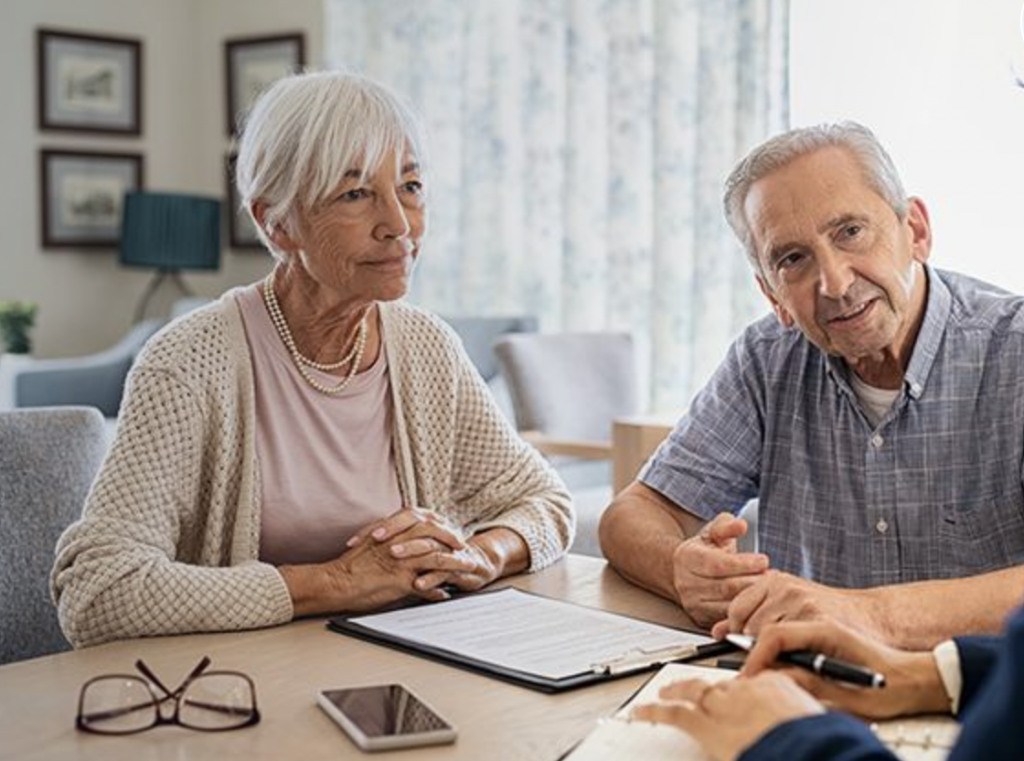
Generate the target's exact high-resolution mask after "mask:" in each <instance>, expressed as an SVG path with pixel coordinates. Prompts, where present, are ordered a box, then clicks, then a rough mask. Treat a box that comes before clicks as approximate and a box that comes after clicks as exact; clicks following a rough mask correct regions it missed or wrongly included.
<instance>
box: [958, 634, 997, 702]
mask: <svg viewBox="0 0 1024 761" xmlns="http://www.w3.org/2000/svg"><path fill="white" fill-rule="evenodd" d="M954 642H956V649H957V652H959V654H960V674H961V677H962V678H963V687H962V688H961V690H960V715H961V716H963V714H964V713H965V712H966V711H967V710H968V709H969V708H970V705H971V703H973V702H974V699H975V698H976V697H977V696H978V693H979V692H980V691H981V686H982V685H983V684H984V683H985V681H986V680H987V679H988V675H989V673H991V672H992V671H993V667H994V666H995V663H996V658H997V657H998V656H999V650H1000V647H1001V645H1002V643H1003V638H1002V637H957V638H956V639H955V640H954Z"/></svg>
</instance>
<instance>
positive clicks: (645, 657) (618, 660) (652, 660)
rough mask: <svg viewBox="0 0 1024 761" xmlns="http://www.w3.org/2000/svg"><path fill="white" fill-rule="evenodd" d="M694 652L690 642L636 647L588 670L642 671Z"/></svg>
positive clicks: (613, 673) (694, 647) (695, 649)
mask: <svg viewBox="0 0 1024 761" xmlns="http://www.w3.org/2000/svg"><path fill="white" fill-rule="evenodd" d="M696 653H697V646H696V645H692V644H688V645H670V646H668V647H662V648H657V649H654V650H644V649H643V648H639V647H637V648H633V649H632V650H629V651H628V652H625V653H623V654H622V655H619V656H616V657H615V658H611V659H610V660H607V661H605V662H604V663H595V664H593V665H592V666H591V667H590V670H591V671H593V672H594V673H595V674H608V675H609V676H616V675H619V674H629V673H631V672H633V671H643V670H644V669H648V668H650V667H651V666H659V665H661V664H664V663H668V662H670V661H677V660H679V659H681V658H690V657H692V656H693V655H695V654H696Z"/></svg>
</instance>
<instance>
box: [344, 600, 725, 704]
mask: <svg viewBox="0 0 1024 761" xmlns="http://www.w3.org/2000/svg"><path fill="white" fill-rule="evenodd" d="M508 593H514V594H516V595H526V596H529V597H532V598H535V599H538V600H543V601H545V604H547V605H557V606H568V607H567V608H566V609H564V610H566V612H568V609H570V608H575V609H579V610H581V611H589V612H591V613H594V612H596V613H598V614H600V616H601V617H602V618H604V619H607V620H610V621H611V623H612V624H614V620H618V621H620V622H622V625H623V626H637V625H640V626H643V627H645V628H655V629H661V630H664V632H666V633H667V634H672V635H674V636H675V637H677V638H678V637H679V636H680V635H685V636H686V637H688V638H699V639H702V640H703V639H706V638H704V637H703V636H702V635H699V634H698V633H696V632H687V631H685V630H681V629H673V628H671V627H667V626H662V625H659V624H652V623H650V622H646V621H642V620H641V619H637V618H634V617H631V616H625V615H622V614H618V613H611V612H609V611H601V610H598V609H596V608H590V607H587V606H583V605H578V604H577V603H573V602H568V601H565V600H557V599H554V598H550V597H545V596H544V595H538V594H535V593H532V592H525V591H523V590H518V589H514V588H511V587H506V588H503V589H498V590H493V591H486V592H475V593H472V594H468V595H459V596H457V597H454V598H453V599H451V600H447V601H444V602H437V603H429V604H427V605H425V606H417V609H429V611H430V612H431V613H432V614H436V617H437V618H438V620H441V619H442V618H443V617H444V616H445V614H446V611H445V606H451V605H453V604H455V603H457V602H458V601H459V600H465V599H467V598H470V597H472V598H475V599H476V600H477V601H478V602H479V601H481V600H482V599H486V598H488V597H491V598H492V599H494V598H493V596H496V595H502V594H505V595H508ZM401 610H406V609H401ZM396 612H401V611H391V613H396ZM388 615H389V613H384V614H370V615H362V614H360V615H347V616H338V617H336V618H332V619H331V620H330V621H329V622H328V623H327V627H328V629H330V630H331V631H334V632H337V633H339V634H344V635H347V636H350V637H354V638H356V639H360V640H363V641H366V642H372V643H374V644H377V645H382V646H385V647H389V648H392V649H395V650H400V651H402V652H406V653H410V654H412V655H417V656H421V657H423V658H427V659H429V660H432V661H436V662H438V663H443V664H445V665H449V666H454V667H456V668H461V669H464V670H467V671H472V672H475V673H478V674H483V675H484V676H488V677H492V678H494V679H499V680H501V681H504V682H508V683H510V684H515V685H519V686H521V687H526V688H529V689H533V690H537V691H539V692H544V693H549V694H550V693H557V692H564V691H566V690H572V689H576V688H579V687H585V686H587V685H591V684H599V683H602V682H607V681H611V680H614V679H621V678H624V677H627V676H632V675H634V674H637V673H641V672H644V671H651V670H653V669H656V668H658V667H660V666H662V665H664V664H666V663H683V662H687V661H693V660H701V659H704V658H709V657H713V656H716V655H721V654H724V653H725V652H732V651H734V650H735V647H734V646H732V645H731V644H729V643H723V642H713V641H710V640H709V641H708V642H707V643H704V642H691V643H684V644H678V645H675V646H672V647H666V648H660V649H654V650H640V649H635V648H634V649H630V650H627V651H626V652H619V653H617V654H616V655H614V656H612V657H609V658H605V659H603V660H602V661H601V662H598V663H593V664H590V665H589V667H587V668H584V669H579V670H577V671H575V672H574V673H572V674H567V675H563V676H559V677H551V676H548V675H545V674H541V673H536V672H531V671H529V670H526V669H520V668H511V667H507V666H505V665H502V664H501V663H495V662H494V661H492V660H487V659H483V658H479V657H474V656H473V655H470V654H467V653H466V652H462V651H460V650H456V649H454V648H447V647H442V646H437V645H432V644H428V643H425V642H423V641H419V640H416V639H413V638H410V637H408V636H402V635H397V634H394V633H391V632H386V631H380V630H378V629H376V628H374V627H372V626H368V625H366V624H364V623H362V622H361V621H360V619H367V618H376V617H378V616H380V617H384V616H388ZM569 636H578V634H573V635H569Z"/></svg>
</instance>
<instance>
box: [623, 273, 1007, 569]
mask: <svg viewBox="0 0 1024 761" xmlns="http://www.w3.org/2000/svg"><path fill="white" fill-rule="evenodd" d="M927 276H928V283H929V288H928V300H927V306H926V308H925V316H924V320H923V322H922V325H921V329H920V332H919V334H918V337H917V343H916V345H915V346H914V351H913V355H912V356H911V359H910V364H909V366H908V367H907V372H906V376H905V378H904V384H903V389H902V390H901V392H900V395H899V396H898V397H897V400H896V402H895V403H894V404H893V406H892V409H890V410H889V412H888V414H886V416H885V417H884V418H883V419H882V420H881V421H880V422H879V424H878V425H877V426H874V425H872V424H871V422H870V421H869V419H868V417H867V415H865V413H864V410H863V409H862V407H861V405H860V403H859V401H858V399H857V396H856V395H855V394H854V392H853V389H852V388H851V386H850V370H849V369H848V367H847V366H846V363H845V362H843V361H842V360H841V359H837V358H834V357H828V356H826V355H825V354H824V353H823V352H821V351H820V350H819V349H817V348H816V347H815V346H814V345H813V344H811V343H810V342H809V341H808V340H807V339H806V338H804V336H803V334H802V333H800V331H799V330H798V329H795V328H793V329H785V328H783V327H782V326H781V325H780V324H779V323H778V322H777V321H776V319H775V317H774V316H769V317H766V318H764V319H762V320H759V321H758V322H756V323H754V324H753V325H751V326H750V327H749V328H747V329H746V331H744V333H743V334H742V335H741V336H740V337H739V339H737V341H736V342H735V343H734V344H733V345H732V347H731V348H730V349H729V353H728V356H727V357H726V359H725V361H724V362H723V363H722V365H721V367H719V368H718V370H717V371H716V372H715V374H714V376H713V377H712V379H711V381H710V382H709V383H708V385H707V386H706V387H705V388H704V389H703V390H702V391H701V392H700V393H699V394H698V395H697V397H696V398H695V399H694V401H693V404H692V406H691V408H690V411H689V413H688V414H687V415H686V416H685V417H684V418H683V419H682V420H681V421H680V422H679V424H678V425H677V426H676V429H675V430H674V431H673V433H672V435H671V436H669V438H668V439H666V441H665V442H664V443H663V444H662V445H661V447H660V448H659V450H658V451H657V452H656V453H655V455H654V457H653V458H652V460H651V462H650V463H649V464H648V465H647V467H646V468H645V470H644V471H643V474H642V476H641V481H642V482H643V483H645V484H647V485H648V486H650V487H651V488H653V489H655V490H656V491H658V492H660V493H661V494H663V495H665V496H666V497H667V498H668V499H670V500H672V501H673V502H675V503H676V504H678V505H681V506H684V507H685V508H686V509H688V510H689V511H690V512H692V513H694V514H695V515H698V516H700V517H701V518H705V519H708V520H710V519H711V518H713V517H714V516H715V515H716V514H718V513H721V512H726V511H727V512H732V513H736V512H738V511H739V510H740V509H741V508H742V506H743V505H744V504H745V503H746V502H748V501H749V500H751V499H755V498H756V499H758V500H759V504H760V506H759V514H758V515H759V525H758V541H759V548H760V550H761V551H763V552H766V553H767V554H768V556H769V557H770V559H771V564H772V567H774V568H778V569H780V570H784V571H788V572H790V573H795V574H799V575H802V576H805V577H807V578H811V579H815V580H817V581H820V582H823V583H825V584H829V585H832V586H841V587H868V586H875V585H881V584H895V583H901V582H909V581H915V580H920V579H936V578H953V577H960V576H969V575H972V574H977V573H982V572H985V571H992V570H995V569H999V568H1005V567H1007V566H1011V565H1015V564H1018V563H1021V562H1022V561H1024V487H1022V473H1024V471H1022V463H1024V298H1022V297H1020V296H1015V295H1012V294H1009V293H1006V292H1005V291H1002V290H1000V289H998V288H995V287H994V286H990V285H987V284H985V283H982V282H980V281H977V280H973V279H971V278H968V277H965V276H963V275H958V274H955V273H951V272H942V271H938V270H935V269H932V268H930V267H929V268H927Z"/></svg>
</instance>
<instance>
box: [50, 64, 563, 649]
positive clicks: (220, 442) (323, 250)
mask: <svg viewBox="0 0 1024 761" xmlns="http://www.w3.org/2000/svg"><path fill="white" fill-rule="evenodd" d="M237 174H238V189H239V192H240V195H241V197H242V198H243V199H244V203H245V204H246V206H247V208H248V209H249V210H250V212H251V213H252V216H253V219H254V220H255V222H256V225H257V227H258V229H259V231H260V235H261V236H262V238H263V240H264V242H265V243H266V245H267V246H268V247H269V249H270V250H271V252H272V253H273V255H274V258H275V262H274V268H273V269H272V271H271V272H270V275H269V276H268V277H267V278H266V279H265V280H264V281H262V282H261V283H257V284H254V285H250V286H248V287H245V288H241V289H236V290H233V291H230V292H228V293H226V294H225V295H224V296H222V297H221V298H220V299H219V300H218V301H217V302H215V303H214V304H212V305H210V306H208V307H206V308H204V309H202V310H199V311H197V312H194V313H192V314H190V315H188V316H186V317H184V318H183V319H181V320H178V321H176V322H175V323H173V324H172V325H171V326H169V327H168V328H167V329H166V330H164V331H163V332H161V333H160V334H159V335H158V336H157V337H156V338H154V339H153V340H152V341H151V342H150V343H149V345H147V347H146V348H145V350H144V351H143V353H142V355H141V356H140V357H139V359H138V361H137V363H136V365H135V367H134V369H133V370H132V373H131V377H130V379H129V383H128V390H127V395H126V401H125V404H124V406H123V408H122V411H121V418H120V422H119V426H118V432H117V438H116V440H115V441H114V444H113V448H112V450H111V452H110V455H109V456H108V458H107V460H106V462H105V463H104V465H103V468H102V471H101V473H100V475H99V478H98V480H97V481H96V483H95V485H94V487H93V489H92V491H91V493H90V495H89V498H88V501H87V504H86V508H85V511H84V513H83V516H82V519H81V520H80V521H78V522H77V523H76V524H74V525H73V526H71V527H70V528H69V529H68V530H67V531H66V532H65V534H64V535H63V536H62V537H61V540H60V542H59V544H58V547H57V559H56V565H55V568H54V572H53V578H52V582H53V592H54V596H55V599H56V600H57V603H58V608H59V614H60V620H61V625H62V627H63V629H64V632H65V635H66V636H67V637H68V639H69V640H70V641H71V642H72V643H73V644H75V645H92V644H96V643H100V642H104V641H107V640H112V639H119V638H125V637H138V636H146V635H159V634H172V633H177V632H199V631H224V630H237V629H248V628H253V627H260V626H269V625H273V624H280V623H284V622H287V621H290V620H292V618H294V617H296V616H302V615H310V614H318V613H329V612H337V611H365V610H372V609H375V608H378V607H380V606H382V605H386V604H389V603H393V602H395V601H397V600H401V599H404V598H407V597H410V596H419V597H424V598H427V599H429V600H441V599H444V598H446V597H447V592H446V591H445V589H448V588H451V587H455V588H458V589H461V590H474V589H478V588H480V587H483V586H484V585H486V584H488V583H490V582H492V581H494V580H495V579H497V578H500V577H502V576H506V575H509V574H513V573H519V572H522V571H527V570H537V569H539V568H542V567H544V566H546V565H548V564H549V563H551V562H553V561H555V560H557V559H558V558H559V557H560V556H561V555H562V554H563V553H564V552H565V549H566V547H567V546H568V544H569V542H570V540H571V538H572V534H573V528H574V518H573V513H572V509H571V505H570V500H569V496H568V494H567V492H566V491H565V488H564V487H563V485H562V484H561V482H560V481H559V479H558V477H557V476H556V475H555V474H554V472H553V471H552V470H551V469H550V468H549V467H548V466H547V464H546V463H545V462H544V461H543V460H542V459H541V458H539V457H538V455H537V454H536V453H535V452H534V451H532V450H531V449H530V448H529V447H528V446H527V445H525V444H524V443H523V442H522V441H521V440H520V439H519V438H518V437H517V436H516V434H515V432H514V431H513V430H512V429H511V428H510V427H509V425H508V424H507V422H506V421H505V420H504V418H503V416H502V414H501V412H500V411H499V410H498V408H497V407H496V406H495V405H494V403H493V401H492V399H491V397H490V395H489V393H488V390H487V388H486V386H485V385H484V383H483V381H482V380H481V379H480V377H479V375H477V373H476V372H475V370H474V368H473V366H472V365H471V364H470V362H469V360H468V358H467V356H466V354H465V352H464V351H463V349H462V347H461V344H460V343H459V341H458V339H457V338H456V337H455V336H454V335H453V334H452V332H451V331H450V329H448V328H447V327H446V326H445V325H444V323H442V322H441V321H440V320H438V319H437V318H435V317H432V316H430V315H428V314H426V313H424V312H423V311H421V310H419V309H415V308H413V307H411V306H409V305H407V304H404V303H402V302H401V301H399V299H401V297H402V296H404V295H405V293H406V292H407V290H408V288H409V279H410V276H411V273H412V268H413V264H414V262H415V261H416V259H417V257H418V256H419V254H420V247H421V244H422V241H423V236H424V233H425V232H426V227H427V208H426V207H427V193H426V189H425V170H424V152H423V146H422V140H421V135H420V129H419V127H418V125H417V121H416V119H415V118H414V116H413V115H412V113H411V112H410V111H409V110H408V108H407V107H406V106H405V105H404V104H403V103H401V102H400V101H399V100H398V98H396V97H395V95H394V94H392V93H390V92H389V91H387V90H386V89H385V88H383V87H381V86H380V85H379V84H376V83H374V82H372V81H370V80H367V79H364V78H361V77H357V76H353V75H347V74H340V73H318V74H305V75H300V76H294V77H290V78H287V79H284V80H282V81H280V82H278V83H277V84H276V85H274V86H273V87H272V88H271V89H270V90H269V91H268V92H267V93H266V94H265V95H264V96H263V97H262V98H261V99H260V101H259V102H258V103H257V105H256V106H255V108H254V109H253V111H252V114H251V117H250V119H249V122H248V124H247V127H246V130H245V134H244V137H243V138H242V142H241V146H240V150H239V155H238V163H237Z"/></svg>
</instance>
